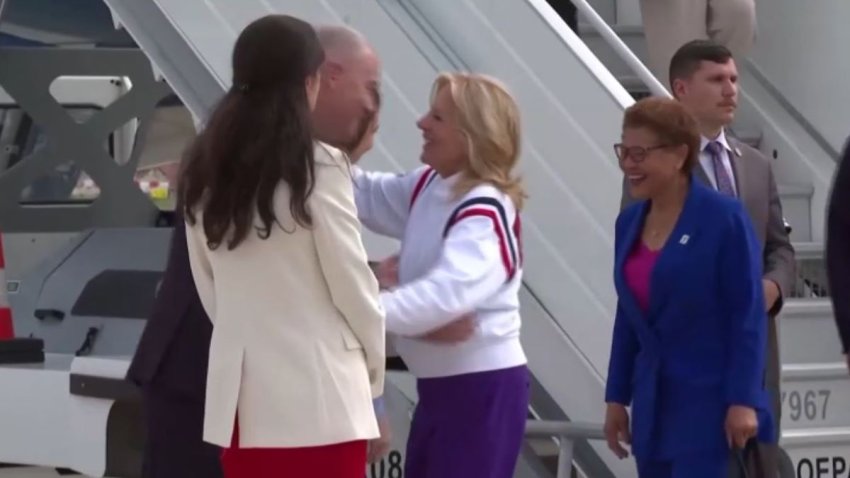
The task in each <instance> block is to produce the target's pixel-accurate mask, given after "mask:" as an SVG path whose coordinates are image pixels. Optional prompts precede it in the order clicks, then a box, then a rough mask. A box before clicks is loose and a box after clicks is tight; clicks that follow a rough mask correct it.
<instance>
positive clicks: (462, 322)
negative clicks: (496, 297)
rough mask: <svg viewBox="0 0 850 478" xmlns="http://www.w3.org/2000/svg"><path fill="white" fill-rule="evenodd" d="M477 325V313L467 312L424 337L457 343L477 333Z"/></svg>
mask: <svg viewBox="0 0 850 478" xmlns="http://www.w3.org/2000/svg"><path fill="white" fill-rule="evenodd" d="M475 325H476V324H475V315H474V314H466V315H464V316H462V317H461V318H459V319H457V320H455V321H454V322H450V323H449V324H446V325H444V326H442V327H440V328H439V329H436V330H432V331H431V332H428V333H427V334H425V336H424V337H425V339H426V340H430V341H432V342H442V343H447V344H456V343H458V342H464V341H466V340H468V339H469V338H470V337H472V335H473V334H475Z"/></svg>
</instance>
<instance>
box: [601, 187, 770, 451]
mask: <svg viewBox="0 0 850 478" xmlns="http://www.w3.org/2000/svg"><path fill="white" fill-rule="evenodd" d="M648 211H649V202H647V201H644V202H640V203H637V204H633V205H632V206H630V207H628V208H626V209H625V210H623V211H622V212H621V213H620V216H619V217H618V219H617V227H616V236H615V251H616V252H615V270H614V278H615V285H616V289H617V296H618V302H617V315H616V318H615V322H614V336H613V342H612V347H611V360H610V362H609V371H608V379H607V386H606V390H605V398H606V401H608V402H616V403H621V404H624V405H629V404H630V403H631V405H632V427H633V430H632V445H633V451H634V453H635V456H638V457H643V458H656V459H672V458H674V457H677V456H681V455H682V454H689V453H697V452H710V453H713V452H715V451H716V452H720V453H723V452H724V451H725V450H726V449H728V446H727V443H726V437H725V431H724V423H725V418H726V412H727V410H728V408H729V406H730V405H732V404H737V405H744V406H749V407H752V408H754V409H756V410H757V411H758V412H759V437H760V438H761V439H762V440H763V441H773V439H774V437H775V432H774V431H773V420H772V417H771V412H770V405H769V400H768V394H767V391H766V390H765V388H764V382H763V376H764V361H765V349H766V341H767V313H766V312H765V310H764V291H763V288H762V281H761V278H762V273H761V270H762V258H761V246H760V245H759V243H758V240H757V239H756V237H755V233H754V230H753V226H752V223H751V221H750V219H749V218H748V217H747V214H746V212H744V209H743V207H742V206H741V204H740V202H738V201H735V200H733V199H730V198H727V197H724V196H721V195H720V194H719V193H717V192H715V191H714V190H712V189H710V188H709V187H706V186H704V185H703V184H702V183H700V182H699V181H697V180H694V181H692V183H691V189H690V192H689V193H688V197H687V199H686V200H685V206H684V208H683V209H682V213H681V215H680V216H679V219H678V221H677V222H676V226H675V228H674V229H673V232H672V233H671V234H670V238H669V239H668V240H667V243H666V245H665V246H664V249H663V250H662V251H661V254H660V255H659V256H658V259H657V262H656V264H655V267H654V269H653V272H652V279H651V285H650V294H651V295H650V305H649V310H648V312H646V313H644V311H643V310H642V309H641V308H640V307H639V306H638V303H637V300H636V298H635V296H634V294H633V293H632V290H631V288H630V287H629V285H628V284H627V283H626V279H625V276H624V273H623V267H624V264H625V262H626V259H627V258H628V257H629V255H630V253H631V251H632V250H633V248H634V246H635V244H636V243H637V241H640V235H641V231H642V229H643V223H644V219H645V217H646V214H647V212H648Z"/></svg>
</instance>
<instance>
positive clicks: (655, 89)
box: [571, 0, 671, 98]
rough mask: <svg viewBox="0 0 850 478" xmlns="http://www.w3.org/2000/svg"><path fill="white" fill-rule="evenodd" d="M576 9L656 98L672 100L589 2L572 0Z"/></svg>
mask: <svg viewBox="0 0 850 478" xmlns="http://www.w3.org/2000/svg"><path fill="white" fill-rule="evenodd" d="M571 1H572V2H573V5H575V7H576V9H577V10H578V11H579V12H581V13H582V14H583V15H584V17H585V19H587V22H588V23H589V24H590V26H592V27H593V29H594V30H596V31H597V32H598V33H599V35H600V36H601V37H602V39H604V40H605V42H606V43H608V45H609V46H610V47H611V48H613V49H614V52H616V53H617V55H618V56H619V57H620V58H621V59H622V60H623V61H624V62H625V63H626V65H628V67H629V68H630V69H631V70H632V71H633V72H634V73H635V74H636V75H637V77H638V78H640V80H641V81H643V83H644V84H645V85H646V86H647V87H648V88H649V91H650V92H651V93H652V94H653V95H656V96H661V97H667V98H670V97H671V95H670V92H669V91H667V88H665V87H664V85H662V84H661V82H660V81H658V79H657V78H656V77H655V75H653V74H652V72H651V71H649V68H647V67H646V65H644V64H643V62H642V61H640V59H639V58H638V57H637V56H636V55H635V54H634V53H633V52H632V50H630V49H629V47H628V46H627V45H626V44H625V42H623V40H622V39H620V37H619V36H617V34H616V33H615V32H614V30H613V29H612V28H611V27H610V26H609V25H608V23H606V22H605V20H604V19H603V18H602V17H601V16H600V15H599V14H598V13H596V10H594V9H593V7H592V6H591V5H590V3H588V2H587V0H571Z"/></svg>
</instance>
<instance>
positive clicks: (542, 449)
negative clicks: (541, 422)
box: [526, 438, 558, 457]
mask: <svg viewBox="0 0 850 478" xmlns="http://www.w3.org/2000/svg"><path fill="white" fill-rule="evenodd" d="M526 443H528V446H529V447H531V449H532V450H533V451H534V454H535V455H537V456H539V457H545V456H558V444H557V443H556V442H555V440H553V439H552V438H528V439H526Z"/></svg>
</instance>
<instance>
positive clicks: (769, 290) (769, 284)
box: [761, 279, 780, 312]
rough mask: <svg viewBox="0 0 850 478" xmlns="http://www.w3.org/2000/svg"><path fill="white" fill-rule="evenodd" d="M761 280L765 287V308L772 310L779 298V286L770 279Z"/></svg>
mask: <svg viewBox="0 0 850 478" xmlns="http://www.w3.org/2000/svg"><path fill="white" fill-rule="evenodd" d="M761 282H762V285H763V287H764V310H766V311H768V312H770V310H771V309H773V306H774V305H776V301H777V300H779V295H780V292H779V286H778V285H776V282H773V281H772V280H770V279H762V281H761Z"/></svg>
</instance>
